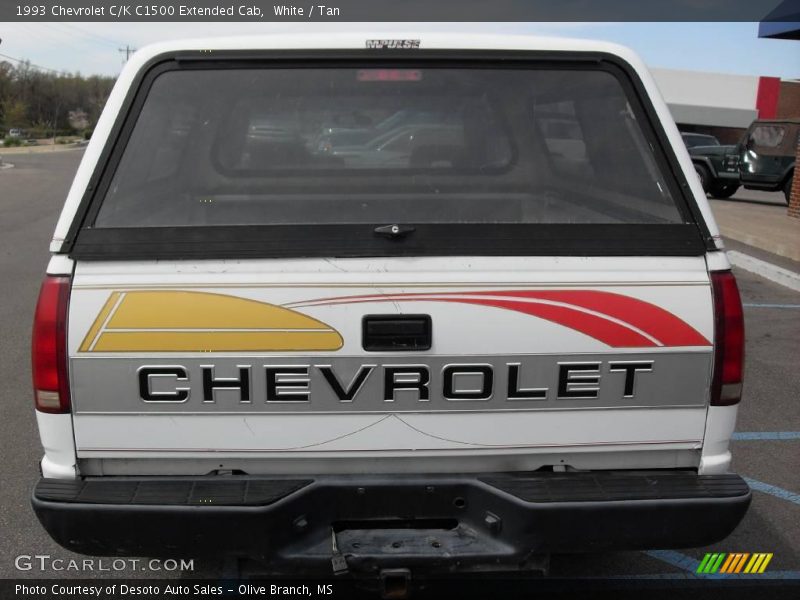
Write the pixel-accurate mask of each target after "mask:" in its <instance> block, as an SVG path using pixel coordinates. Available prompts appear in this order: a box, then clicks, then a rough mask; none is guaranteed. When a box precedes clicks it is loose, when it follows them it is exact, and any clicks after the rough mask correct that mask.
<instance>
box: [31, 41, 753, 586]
mask: <svg viewBox="0 0 800 600" xmlns="http://www.w3.org/2000/svg"><path fill="white" fill-rule="evenodd" d="M51 251H52V253H53V256H52V259H51V261H50V264H49V267H48V270H47V275H46V278H45V281H44V284H43V286H42V289H41V295H40V298H39V302H38V306H37V308H36V319H35V326H34V333H33V379H34V388H35V398H36V416H37V420H38V424H39V430H40V433H41V439H42V445H43V446H44V452H45V455H44V458H43V459H42V462H41V470H42V479H41V480H40V481H39V483H38V484H37V485H36V488H35V490H34V492H33V507H34V509H35V511H36V514H37V516H38V518H39V519H40V521H41V523H42V524H43V526H44V527H45V528H46V529H47V531H48V532H49V533H50V535H51V536H52V537H53V538H54V539H55V540H56V541H57V542H58V543H60V544H61V545H63V546H64V547H66V548H69V549H70V550H74V551H77V552H82V553H86V554H96V555H121V556H124V555H141V556H164V555H167V556H176V555H191V556H202V555H227V556H249V557H255V558H257V559H259V560H261V561H263V562H264V563H266V564H267V565H269V566H270V568H271V569H272V570H273V571H274V572H284V573H287V572H294V573H300V572H306V571H308V572H314V571H321V572H327V573H331V569H332V565H333V570H334V571H335V572H337V573H338V572H343V571H345V570H349V571H350V572H351V573H353V574H367V575H370V574H372V575H374V574H376V573H380V572H382V571H383V570H386V569H409V570H411V571H412V572H440V571H445V572H449V573H454V572H464V571H472V570H487V569H494V570H501V569H519V568H524V566H525V565H526V564H529V562H530V558H531V557H532V556H538V555H547V554H548V553H552V552H586V551H599V550H606V549H641V548H669V547H688V546H698V545H705V544H710V543H713V542H715V541H717V540H720V539H722V538H724V537H725V536H726V535H728V534H729V533H730V532H731V531H732V530H733V529H734V528H735V527H736V525H737V524H738V523H739V521H740V520H741V519H742V517H743V515H744V513H745V511H746V510H747V507H748V504H749V502H750V491H749V489H748V486H747V484H746V483H745V482H744V481H743V479H742V478H740V477H739V476H737V475H735V474H732V473H729V467H730V461H731V455H730V452H729V448H728V446H729V439H730V437H731V433H732V432H733V430H734V423H735V419H736V411H737V404H738V402H739V400H740V397H741V385H742V366H743V343H744V342H743V323H742V309H741V302H740V299H739V293H738V290H737V287H736V282H735V280H734V278H733V275H732V274H731V271H730V266H729V264H728V261H727V260H726V257H725V253H724V251H723V247H722V243H721V240H720V238H719V234H718V231H717V228H716V225H715V223H714V219H713V217H712V215H711V212H710V210H709V206H708V203H707V202H706V199H705V195H704V194H703V190H702V189H701V187H700V183H699V181H698V180H697V178H696V176H695V174H694V170H693V167H692V162H691V160H690V158H689V156H688V154H687V152H686V150H685V148H684V145H683V143H682V141H681V137H680V134H679V133H678V131H677V129H676V127H675V124H674V123H673V120H672V118H671V116H670V114H669V112H668V109H667V107H666V105H665V104H664V102H663V101H662V99H661V97H660V95H659V92H658V90H657V88H656V85H655V84H654V82H653V79H652V78H651V76H650V75H649V74H648V72H647V70H646V68H645V67H644V66H643V64H642V63H641V61H640V60H639V59H638V58H637V57H636V56H635V55H634V54H633V53H631V52H630V51H629V50H627V49H625V48H621V47H618V46H615V45H611V44H606V43H595V42H585V41H574V40H562V39H553V40H549V39H539V38H532V37H514V36H501V37H495V36H477V35H474V34H470V35H453V34H442V35H434V34H425V35H424V36H422V37H421V38H416V37H414V36H395V37H393V38H392V39H372V38H371V37H370V36H363V35H355V34H346V35H340V36H334V37H325V38H322V37H311V36H285V37H283V36H277V37H269V38H267V37H259V38H225V39H209V40H198V41H192V42H188V41H181V42H175V43H165V44H159V45H154V46H150V47H148V48H145V49H143V50H141V51H139V52H137V53H136V54H135V55H134V56H133V57H132V58H131V59H130V60H129V61H128V63H127V65H126V66H125V68H124V70H123V72H122V73H121V75H120V77H119V80H118V82H117V84H116V86H115V87H114V90H113V93H112V94H111V97H110V98H109V100H108V103H107V105H106V107H105V110H104V111H103V114H102V117H101V119H100V121H99V123H98V125H97V127H96V128H95V131H94V135H93V137H92V140H91V142H90V143H89V146H88V148H87V149H86V153H85V156H84V158H83V161H82V163H81V165H80V168H79V169H78V172H77V174H76V176H75V180H74V183H73V185H72V188H71V189H70V192H69V196H68V197H67V199H66V203H65V206H64V209H63V213H62V214H61V218H60V220H59V222H58V225H57V228H56V231H55V235H54V237H53V241H52V245H51ZM334 541H335V542H336V543H335V544H334V543H333V542H334ZM332 561H333V563H332Z"/></svg>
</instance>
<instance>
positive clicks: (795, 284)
mask: <svg viewBox="0 0 800 600" xmlns="http://www.w3.org/2000/svg"><path fill="white" fill-rule="evenodd" d="M728 260H729V261H730V263H731V264H732V265H734V266H736V267H739V268H740V269H744V270H745V271H750V272H751V273H755V274H756V275H760V276H761V277H763V278H764V279H769V280H770V281H774V282H775V283H778V284H780V285H782V286H785V287H788V288H790V289H793V290H795V291H796V292H800V273H795V272H794V271H790V270H789V269H784V268H783V267H779V266H777V265H773V264H772V263H768V262H767V261H765V260H761V259H759V258H755V257H753V256H750V255H749V254H742V253H741V252H737V251H736V250H729V251H728Z"/></svg>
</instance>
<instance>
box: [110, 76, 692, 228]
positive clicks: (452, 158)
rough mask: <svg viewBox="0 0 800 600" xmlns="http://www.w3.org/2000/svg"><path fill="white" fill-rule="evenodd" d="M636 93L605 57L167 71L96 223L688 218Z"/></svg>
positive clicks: (632, 220)
mask: <svg viewBox="0 0 800 600" xmlns="http://www.w3.org/2000/svg"><path fill="white" fill-rule="evenodd" d="M631 102H632V100H631V99H629V98H628V97H627V96H626V93H625V91H624V88H623V87H622V85H621V83H620V81H619V80H618V79H617V78H616V77H615V76H614V75H613V74H612V73H610V72H608V71H604V70H599V69H598V70H578V69H575V70H571V69H564V70H551V69H540V70H534V69H503V68H492V69H480V68H460V69H455V68H441V67H435V68H419V69H406V68H403V69H395V68H386V69H373V68H371V69H358V68H281V69H270V68H247V69H193V70H185V71H182V70H175V71H167V72H166V73H163V74H161V75H159V76H158V77H157V78H156V79H155V80H154V82H153V85H152V87H151V88H150V90H149V93H148V95H147V98H146V100H145V102H144V105H143V107H142V109H141V111H140V113H139V115H138V118H137V119H136V122H135V125H134V127H133V131H132V133H131V135H130V138H129V139H128V142H127V145H126V147H125V149H124V152H123V154H122V156H121V159H120V162H119V164H118V166H117V168H116V171H115V172H114V174H113V177H112V179H111V182H110V185H108V187H107V190H106V192H105V197H104V198H103V199H102V205H101V207H100V210H99V212H98V214H97V217H96V220H95V226H96V227H98V228H106V227H161V226H170V227H181V226H215V225H273V224H277V225H282V224H300V225H302V224H362V223H375V224H383V223H395V222H409V223H415V224H424V223H455V224H458V223H478V224H480V223H515V224H517V223H680V222H681V218H680V215H679V212H678V210H677V208H676V206H675V202H674V199H673V198H672V196H671V194H670V192H669V186H668V185H667V181H666V179H665V175H664V174H663V173H662V172H661V171H660V169H659V167H658V163H657V161H656V160H655V156H654V150H653V148H652V146H651V144H649V143H648V141H647V139H646V138H645V135H644V133H643V130H642V128H643V123H642V122H641V119H640V118H637V111H636V110H634V108H635V107H634V106H632V104H631Z"/></svg>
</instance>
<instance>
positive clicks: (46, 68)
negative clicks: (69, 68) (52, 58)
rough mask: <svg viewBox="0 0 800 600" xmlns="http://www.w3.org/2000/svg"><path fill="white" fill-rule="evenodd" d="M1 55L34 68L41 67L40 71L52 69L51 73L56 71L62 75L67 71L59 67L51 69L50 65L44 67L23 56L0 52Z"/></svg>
mask: <svg viewBox="0 0 800 600" xmlns="http://www.w3.org/2000/svg"><path fill="white" fill-rule="evenodd" d="M0 56H2V57H3V58H7V59H9V60H13V61H15V62H18V63H19V64H21V65H27V66H29V67H33V68H34V69H39V70H40V71H50V72H51V73H56V74H58V75H60V74H62V73H66V71H64V70H61V71H59V70H58V69H51V68H49V67H42V66H40V65H36V64H33V63H32V62H30V61H28V60H22V59H21V58H14V57H13V56H9V55H8V54H2V53H0Z"/></svg>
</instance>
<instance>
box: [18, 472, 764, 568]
mask: <svg viewBox="0 0 800 600" xmlns="http://www.w3.org/2000/svg"><path fill="white" fill-rule="evenodd" d="M32 503H33V507H34V510H35V511H36V515H37V516H38V518H39V520H40V521H41V522H42V524H43V525H44V527H45V529H47V531H48V532H49V533H50V535H51V536H52V537H53V538H54V539H55V540H56V541H57V542H58V543H59V544H61V545H62V546H64V547H65V548H67V549H69V550H73V551H76V552H82V553H85V554H95V555H105V556H170V557H176V556H203V555H214V556H220V555H222V554H226V555H238V556H250V557H253V558H257V559H260V560H263V561H265V562H268V563H270V564H271V565H273V567H274V570H275V571H276V572H281V571H284V570H285V571H287V572H294V573H297V572H299V571H302V570H307V571H309V572H310V571H321V572H327V573H330V565H331V562H330V559H331V535H330V532H331V528H333V529H334V530H336V531H337V532H338V533H337V537H338V545H339V548H340V551H341V552H342V554H344V555H345V557H346V559H347V562H348V564H349V567H350V570H351V571H353V572H377V571H376V569H385V568H396V567H402V568H410V567H414V568H415V569H416V570H425V571H431V572H437V571H443V570H446V571H450V572H452V571H453V570H454V569H455V570H457V571H469V570H476V569H481V568H484V569H485V568H487V566H491V567H493V568H495V569H501V568H503V569H509V568H512V569H513V568H521V566H522V565H523V564H524V563H525V562H526V560H527V559H528V558H529V557H530V556H531V555H532V554H535V553H550V552H596V551H601V550H612V549H615V550H623V549H624V550H634V549H644V548H678V547H691V546H702V545H708V544H711V543H713V542H716V541H719V540H720V539H722V538H724V537H725V536H727V535H728V534H729V533H730V532H731V531H732V530H733V529H734V528H735V527H736V525H737V524H738V523H739V521H740V520H741V519H742V517H743V516H744V513H745V512H746V510H747V507H748V505H749V503H750V490H749V488H748V486H747V484H746V483H745V482H744V480H742V478H741V477H739V476H738V475H696V474H692V473H688V472H663V471H649V472H644V471H625V472H595V473H539V472H536V473H517V474H502V473H498V474H483V475H477V476H476V475H457V474H456V475H453V474H449V475H424V476H422V475H420V476H397V475H392V476H383V475H363V476H361V475H358V476H356V475H353V476H350V475H348V476H343V475H338V476H337V475H327V476H319V477H313V478H309V479H296V478H280V477H250V476H231V477H196V478H187V477H173V478H164V477H146V478H144V477H143V478H133V477H115V478H113V479H112V478H102V477H99V478H86V479H80V480H54V479H42V480H40V481H39V483H38V484H37V486H36V488H35V490H34V492H33V499H32Z"/></svg>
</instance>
